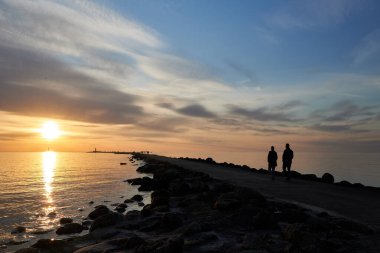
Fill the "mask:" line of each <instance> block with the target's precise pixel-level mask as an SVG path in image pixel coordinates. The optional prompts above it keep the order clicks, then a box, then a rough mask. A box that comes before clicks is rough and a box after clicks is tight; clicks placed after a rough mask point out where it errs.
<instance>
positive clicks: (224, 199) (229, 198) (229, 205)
mask: <svg viewBox="0 0 380 253" xmlns="http://www.w3.org/2000/svg"><path fill="white" fill-rule="evenodd" d="M241 205H242V201H241V199H240V197H239V196H237V195H236V193H234V192H228V193H223V194H221V195H220V196H219V197H218V199H217V200H216V202H215V203H214V208H215V209H217V210H220V211H223V210H232V209H236V208H238V207H240V206H241Z"/></svg>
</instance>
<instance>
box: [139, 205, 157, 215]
mask: <svg viewBox="0 0 380 253" xmlns="http://www.w3.org/2000/svg"><path fill="white" fill-rule="evenodd" d="M152 214H154V211H153V210H152V208H151V205H150V204H148V205H146V206H144V208H143V209H142V210H141V211H140V215H141V216H142V217H148V216H151V215H152Z"/></svg>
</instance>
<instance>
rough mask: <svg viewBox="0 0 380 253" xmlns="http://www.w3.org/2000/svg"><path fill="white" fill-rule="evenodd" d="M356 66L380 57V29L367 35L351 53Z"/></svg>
mask: <svg viewBox="0 0 380 253" xmlns="http://www.w3.org/2000/svg"><path fill="white" fill-rule="evenodd" d="M351 56H352V58H353V63H354V64H357V65H358V64H362V63H365V62H368V61H372V60H378V59H379V57H380V29H376V30H374V31H372V32H371V33H369V34H367V35H366V36H365V37H364V38H363V39H362V40H361V41H360V42H359V44H358V46H357V47H356V48H355V49H354V50H353V52H352V53H351Z"/></svg>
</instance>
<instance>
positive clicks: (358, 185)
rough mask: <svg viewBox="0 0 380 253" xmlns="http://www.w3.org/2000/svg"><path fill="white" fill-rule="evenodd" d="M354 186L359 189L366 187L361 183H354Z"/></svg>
mask: <svg viewBox="0 0 380 253" xmlns="http://www.w3.org/2000/svg"><path fill="white" fill-rule="evenodd" d="M352 186H353V187H359V188H361V187H364V185H363V184H361V183H354V184H352Z"/></svg>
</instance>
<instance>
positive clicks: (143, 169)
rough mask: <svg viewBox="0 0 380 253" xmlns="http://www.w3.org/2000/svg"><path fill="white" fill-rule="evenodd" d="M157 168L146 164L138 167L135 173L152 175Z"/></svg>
mask: <svg viewBox="0 0 380 253" xmlns="http://www.w3.org/2000/svg"><path fill="white" fill-rule="evenodd" d="M157 167H159V166H156V165H154V164H149V163H147V164H145V165H143V166H141V167H138V168H137V170H136V171H138V172H141V173H154V172H155V171H156V169H157Z"/></svg>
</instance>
